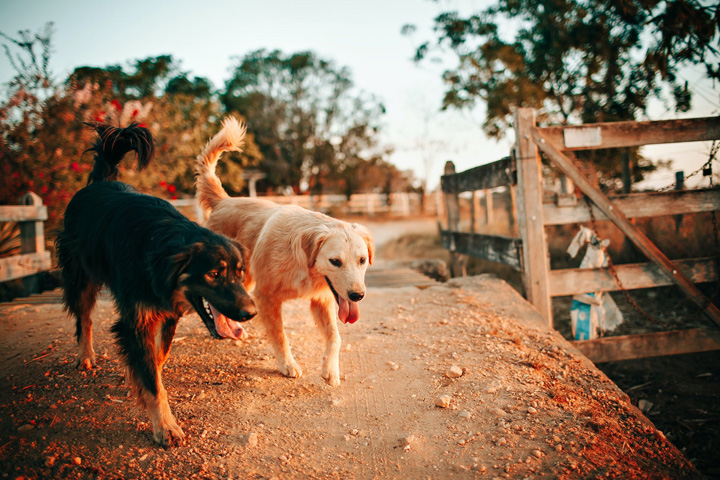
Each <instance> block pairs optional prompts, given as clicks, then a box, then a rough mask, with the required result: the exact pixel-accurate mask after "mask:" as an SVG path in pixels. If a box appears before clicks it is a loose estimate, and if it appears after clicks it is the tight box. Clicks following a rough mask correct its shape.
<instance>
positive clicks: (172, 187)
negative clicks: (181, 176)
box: [168, 184, 175, 193]
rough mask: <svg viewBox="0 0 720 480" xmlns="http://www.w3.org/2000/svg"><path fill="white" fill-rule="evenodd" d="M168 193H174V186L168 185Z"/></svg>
mask: <svg viewBox="0 0 720 480" xmlns="http://www.w3.org/2000/svg"><path fill="white" fill-rule="evenodd" d="M168 192H170V193H175V185H172V184H170V185H168Z"/></svg>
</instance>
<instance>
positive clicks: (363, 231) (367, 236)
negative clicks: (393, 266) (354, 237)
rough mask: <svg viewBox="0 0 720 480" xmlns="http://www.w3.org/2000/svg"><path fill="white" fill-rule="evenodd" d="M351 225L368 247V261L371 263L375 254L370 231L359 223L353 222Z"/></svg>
mask: <svg viewBox="0 0 720 480" xmlns="http://www.w3.org/2000/svg"><path fill="white" fill-rule="evenodd" d="M352 226H353V230H354V231H355V233H357V234H358V235H360V238H362V239H363V240H364V241H365V244H366V245H367V249H368V263H369V264H370V265H372V263H373V257H374V256H375V240H374V239H373V236H372V233H370V230H368V229H367V228H366V227H364V226H362V225H360V224H359V223H353V224H352Z"/></svg>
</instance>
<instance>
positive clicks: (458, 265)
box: [445, 160, 466, 277]
mask: <svg viewBox="0 0 720 480" xmlns="http://www.w3.org/2000/svg"><path fill="white" fill-rule="evenodd" d="M454 173H455V164H454V163H453V162H452V161H451V160H448V161H447V162H445V175H453V174H454ZM445 210H446V211H447V222H448V230H450V231H451V232H459V231H460V200H459V196H458V194H457V193H446V194H445ZM465 274H466V272H465V259H464V258H463V257H462V255H461V254H459V253H458V252H456V251H455V245H454V244H452V245H451V248H450V275H452V276H453V277H464V276H465Z"/></svg>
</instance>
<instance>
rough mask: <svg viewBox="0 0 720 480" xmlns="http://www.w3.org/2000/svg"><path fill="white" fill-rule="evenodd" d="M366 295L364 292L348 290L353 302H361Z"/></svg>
mask: <svg viewBox="0 0 720 480" xmlns="http://www.w3.org/2000/svg"><path fill="white" fill-rule="evenodd" d="M364 296H365V294H364V293H360V292H348V297H350V300H352V301H353V302H359V301H360V300H362V299H363V297H364Z"/></svg>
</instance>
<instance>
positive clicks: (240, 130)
mask: <svg viewBox="0 0 720 480" xmlns="http://www.w3.org/2000/svg"><path fill="white" fill-rule="evenodd" d="M246 131H247V127H246V126H245V124H244V123H240V122H238V121H237V120H236V119H235V118H233V117H226V118H225V120H223V122H222V130H220V131H219V132H218V133H217V134H216V135H215V136H214V137H213V138H211V139H210V141H209V142H208V143H207V144H206V145H205V148H203V150H202V152H200V155H198V157H197V160H196V161H195V176H196V178H195V186H196V188H197V195H198V200H199V201H200V205H201V206H202V208H203V210H204V211H205V212H208V211H212V209H213V208H215V205H217V203H218V202H219V201H220V200H222V199H224V198H229V197H230V196H229V195H228V194H227V192H226V191H225V189H224V188H223V186H222V182H221V181H220V179H219V178H218V176H217V175H216V174H215V166H216V165H217V162H218V160H220V157H221V156H222V154H223V152H227V151H236V152H240V151H242V147H243V146H244V145H245V133H246Z"/></svg>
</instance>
